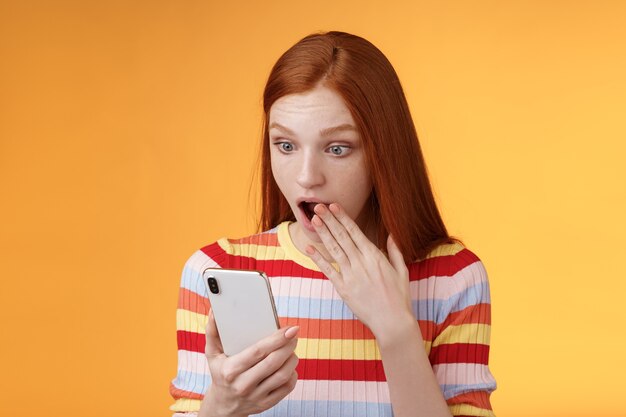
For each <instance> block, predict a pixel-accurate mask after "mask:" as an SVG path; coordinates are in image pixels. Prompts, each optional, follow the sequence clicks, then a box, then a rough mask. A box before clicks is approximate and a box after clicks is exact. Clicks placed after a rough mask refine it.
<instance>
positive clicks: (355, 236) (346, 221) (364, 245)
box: [328, 203, 378, 254]
mask: <svg viewBox="0 0 626 417" xmlns="http://www.w3.org/2000/svg"><path fill="white" fill-rule="evenodd" d="M328 209H329V210H330V212H331V213H332V214H333V215H334V216H335V218H336V219H337V220H338V221H339V222H340V223H341V224H342V225H343V227H344V228H345V229H346V230H347V232H348V234H349V235H350V239H352V242H354V245H355V246H356V248H357V249H358V250H359V251H360V252H361V253H362V254H365V253H368V252H369V251H371V250H372V249H376V250H378V247H376V245H374V244H373V243H372V241H370V240H369V238H368V237H367V236H366V235H365V233H363V231H362V230H361V228H360V227H359V225H358V224H356V222H355V221H354V220H352V219H351V218H350V216H348V213H346V211H345V210H344V209H343V208H342V207H341V206H340V205H339V204H338V203H331V204H330V205H329V206H328Z"/></svg>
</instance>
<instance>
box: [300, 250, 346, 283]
mask: <svg viewBox="0 0 626 417" xmlns="http://www.w3.org/2000/svg"><path fill="white" fill-rule="evenodd" d="M305 250H306V253H307V254H308V255H309V256H310V257H311V259H312V260H313V262H315V265H317V267H318V268H319V269H320V271H322V273H323V274H324V275H326V276H327V277H328V279H329V280H330V281H331V282H332V283H333V285H334V286H335V288H337V289H339V288H341V286H342V284H343V277H342V275H341V273H340V272H339V271H337V270H336V269H335V267H334V266H333V265H332V264H331V263H330V262H328V261H327V260H326V258H324V257H323V256H322V254H321V253H320V252H319V251H318V250H317V249H316V248H315V247H314V246H312V245H308V246H307V247H306V249H305Z"/></svg>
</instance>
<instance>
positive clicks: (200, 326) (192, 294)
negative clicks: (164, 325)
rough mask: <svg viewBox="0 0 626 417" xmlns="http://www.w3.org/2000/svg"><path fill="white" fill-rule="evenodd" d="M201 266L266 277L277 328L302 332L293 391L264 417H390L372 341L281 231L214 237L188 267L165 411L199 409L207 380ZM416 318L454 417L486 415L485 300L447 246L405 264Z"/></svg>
mask: <svg viewBox="0 0 626 417" xmlns="http://www.w3.org/2000/svg"><path fill="white" fill-rule="evenodd" d="M207 267H221V268H242V269H255V270H261V271H264V272H265V273H266V274H267V276H268V278H269V280H270V284H271V287H272V292H273V295H274V300H275V304H276V309H277V312H278V316H279V319H280V322H281V325H283V326H286V325H298V326H300V332H299V339H298V346H297V348H296V354H297V355H298V357H299V358H300V361H299V363H298V368H297V372H298V382H297V384H296V387H295V389H294V390H293V391H292V392H291V393H290V394H289V395H288V396H287V397H285V399H283V400H282V401H281V402H280V403H278V404H277V405H276V406H275V407H273V408H271V409H269V410H267V411H265V412H264V413H262V414H260V415H262V416H276V417H278V416H365V415H367V416H369V417H377V416H392V415H393V411H392V409H391V402H390V398H389V390H388V387H387V381H386V378H385V373H384V370H383V366H382V361H381V356H380V352H379V349H378V345H377V344H376V340H375V338H374V336H373V334H372V333H371V331H370V330H369V329H368V328H367V327H366V326H364V325H363V323H361V322H360V321H359V320H358V319H357V318H356V317H355V316H354V314H353V313H352V312H351V311H350V309H349V308H348V306H347V305H346V304H345V303H344V302H343V300H342V299H341V297H339V295H338V293H337V292H336V291H335V289H334V287H333V285H332V283H331V282H330V281H329V280H328V279H327V278H326V277H325V276H324V275H323V274H322V273H321V272H320V271H319V270H318V268H317V266H316V265H315V264H314V263H313V262H312V261H311V260H310V259H309V258H307V257H306V256H305V255H303V254H302V253H300V252H299V251H298V250H297V249H296V248H295V246H294V245H293V242H291V239H290V237H289V233H288V224H287V223H283V224H281V225H280V226H278V227H276V228H274V229H272V230H270V231H267V232H264V233H261V234H258V235H254V236H250V237H247V238H244V239H236V240H234V239H221V240H219V241H218V242H215V243H213V244H211V245H208V246H206V247H204V248H202V249H201V250H199V251H197V252H196V253H195V254H193V255H192V256H191V257H190V258H189V260H188V261H187V262H186V264H185V266H184V268H183V273H182V278H181V286H180V296H179V303H178V310H177V320H176V323H177V340H178V373H177V375H176V378H175V379H174V380H173V381H172V383H171V385H170V392H171V395H172V397H173V398H174V400H175V403H174V404H173V405H172V406H171V410H172V411H175V412H178V413H193V412H197V411H198V409H199V407H200V402H201V400H202V398H203V394H204V393H205V392H206V390H207V389H208V388H209V386H210V383H211V377H210V374H209V372H208V366H207V363H206V358H205V356H204V346H205V336H204V331H205V330H204V329H205V326H206V321H207V314H208V310H209V301H208V299H207V294H206V289H205V286H204V283H203V282H202V271H203V270H204V269H205V268H207ZM409 275H410V283H409V287H410V291H411V298H412V306H413V312H414V314H415V318H416V320H417V321H418V323H419V326H420V329H421V331H422V334H423V338H424V349H425V350H426V352H427V354H428V355H429V359H430V361H431V364H432V365H433V370H434V373H435V375H436V377H437V380H438V382H439V384H440V386H441V389H442V392H443V394H444V397H445V398H446V401H447V402H448V404H449V406H450V410H451V411H452V413H453V414H454V415H474V416H491V415H493V413H492V411H491V405H490V403H489V394H490V393H491V392H492V391H493V390H494V389H495V386H496V385H495V380H494V379H493V376H492V375H491V373H490V372H489V369H488V356H489V332H490V324H491V319H490V304H489V303H490V300H489V285H488V281H487V274H486V272H485V270H484V267H483V265H482V263H481V262H480V260H479V259H478V258H477V257H476V256H475V255H474V254H473V253H472V252H470V251H469V250H467V249H466V248H464V247H462V246H461V245H458V244H455V245H444V246H442V247H439V248H437V249H436V250H435V251H433V252H432V253H431V254H430V255H429V256H428V257H427V258H426V259H424V260H421V261H420V262H416V263H414V264H411V265H409Z"/></svg>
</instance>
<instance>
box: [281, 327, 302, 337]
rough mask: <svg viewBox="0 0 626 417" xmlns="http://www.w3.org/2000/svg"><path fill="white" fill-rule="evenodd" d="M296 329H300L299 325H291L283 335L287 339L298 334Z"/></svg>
mask: <svg viewBox="0 0 626 417" xmlns="http://www.w3.org/2000/svg"><path fill="white" fill-rule="evenodd" d="M298 330H300V326H293V327H290V328H289V329H287V331H286V332H285V337H286V338H287V339H293V338H294V337H295V336H296V334H298Z"/></svg>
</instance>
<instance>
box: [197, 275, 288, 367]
mask: <svg viewBox="0 0 626 417" xmlns="http://www.w3.org/2000/svg"><path fill="white" fill-rule="evenodd" d="M203 279H204V283H205V285H206V286H207V290H208V294H209V301H210V302H211V307H212V309H213V316H214V317H215V323H216V324H217V330H218V332H219V334H220V339H221V341H222V347H223V348H224V353H225V354H226V355H227V356H231V355H235V354H237V353H239V352H241V351H242V350H244V349H245V348H247V347H248V346H250V345H252V344H254V343H256V342H257V341H259V340H260V339H262V338H264V337H266V336H269V335H271V334H272V333H274V332H275V331H276V330H277V329H278V328H279V323H278V317H277V316H276V308H275V306H274V297H273V296H272V289H271V287H270V283H269V280H268V279H267V277H266V276H265V274H264V273H263V272H259V271H245V270H235V269H214V268H209V269H206V270H205V271H204V273H203Z"/></svg>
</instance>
